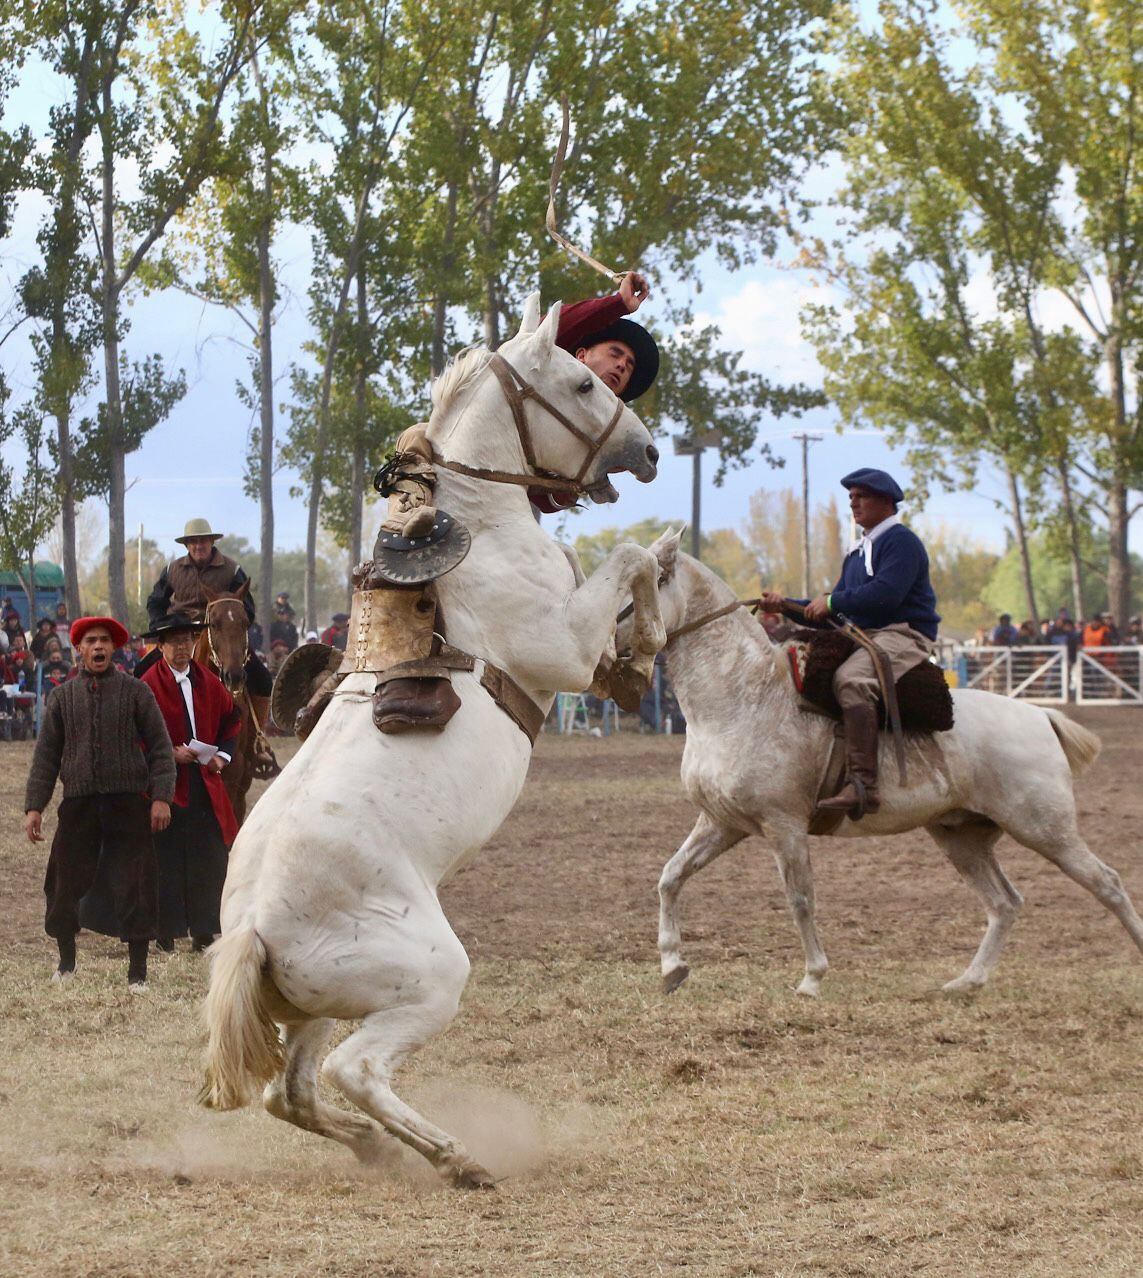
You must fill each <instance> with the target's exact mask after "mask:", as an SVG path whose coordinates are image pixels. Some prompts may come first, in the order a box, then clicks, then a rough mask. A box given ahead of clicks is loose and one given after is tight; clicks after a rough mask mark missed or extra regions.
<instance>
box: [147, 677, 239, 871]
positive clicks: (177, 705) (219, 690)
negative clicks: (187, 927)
mask: <svg viewBox="0 0 1143 1278" xmlns="http://www.w3.org/2000/svg"><path fill="white" fill-rule="evenodd" d="M142 680H143V682H144V683H145V684H146V685H147V686H148V687H149V688H150V689H151V691H152V692H153V693H154V694H155V700H156V701H157V702H158V703H159V709H160V711H161V712H162V715H163V722H164V723H166V725H167V732H168V733H169V734H170V738H171V744H172V745H176V746H180V745H186V743H187V742H188V741H189V740H190V739H191V733H190V723H189V722H188V719H187V710H186V702H184V701H183V694H182V693H181V692H180V691H179V686H178V684H177V683H175V677H174V675H173V674H171V668H170V666H168V665H167V663H166V662H165V661H156V662H155V664H154V665H153V666H152V667H151V668H150V669H149V670H147V671H146V672H145V673H144V674H143V675H142ZM190 681H191V698H192V700H193V701H194V721H195V730H196V731H197V733H198V739H199V740H200V741H204V742H206V743H207V744H208V745H216V746H218V748H219V749H220V750H224V751H225V752H226V753H227V754H229V755H231V756H232V757H233V755H234V752H235V750H236V749H237V747H238V733H239V730H240V729H241V727H242V715H241V712H240V711H239V709H238V707H237V706H236V705H235V704H234V698H233V697H232V696H231V695H230V693H229V692H227V691H226V687H225V685H224V684H223V682H222V680H221V679H220V678H219V677H218V676H217V675H216V674H214V673H212V672H211V671H210V670H207V669H206V668H205V667H204V666H201V665H199V663H198V662H197V661H192V662H191V663H190ZM191 768H200V770H201V772H202V779H203V784H204V785H205V786H206V792H207V795H208V796H209V798H210V806H211V807H212V808H213V809H214V815H215V816H216V817H217V818H218V828H219V829H220V830H221V831H222V841H223V843H225V844H226V846H227V847H229V846H230V845H231V844H232V843H233V842H234V839H235V837H236V835H237V834H238V822H237V821H236V820H235V819H234V809H233V808H232V807H231V806H230V799H229V797H228V795H227V793H226V786H225V785H223V783H222V777H221V776H219V774H218V773H217V772H211V771H210V769H209V768H203V767H201V765H200V764H197V763H180V764H179V765H178V780H177V781H176V783H175V800H174V801H175V802H176V803H177V804H178V805H179V807H180V808H185V807H186V806H187V804H188V803H189V802H190V770H191Z"/></svg>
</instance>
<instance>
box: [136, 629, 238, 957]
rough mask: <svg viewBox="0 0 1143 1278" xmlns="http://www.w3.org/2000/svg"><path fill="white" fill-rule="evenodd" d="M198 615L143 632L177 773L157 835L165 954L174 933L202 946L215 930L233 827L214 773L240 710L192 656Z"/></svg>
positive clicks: (229, 750) (158, 930) (232, 738)
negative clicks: (155, 653) (152, 654)
mask: <svg viewBox="0 0 1143 1278" xmlns="http://www.w3.org/2000/svg"><path fill="white" fill-rule="evenodd" d="M202 626H203V623H202V622H199V621H195V620H194V619H193V618H191V617H188V616H184V615H183V614H181V613H170V614H169V615H168V616H166V617H165V618H163V620H162V621H160V622H159V623H158V624H157V625H155V626H154V627H153V629H152V630H150V631H149V632H148V633H147V634H146V635H145V636H144V638H146V639H153V640H155V641H156V642H157V643H158V645H159V648H160V649H161V651H162V654H163V659H162V660H161V661H157V662H156V663H155V664H154V665H153V666H151V668H150V669H149V670H148V671H147V672H146V673H145V674H144V675H143V676H142V680H143V682H144V683H145V684H147V686H148V687H149V688H150V689H151V691H152V692H153V693H154V694H155V700H156V701H157V702H158V703H159V710H160V711H161V712H162V715H163V720H164V722H165V723H166V725H167V732H168V733H169V734H170V738H171V741H172V743H173V744H174V747H175V762H176V763H177V764H178V779H177V781H176V784H175V798H174V804H173V806H172V809H171V824H170V826H169V827H168V828H167V829H166V830H165V831H163V833H161V834H160V835H158V836H157V837H156V839H155V852H156V855H157V856H158V862H159V867H158V868H159V912H158V922H157V923H156V926H155V936H156V938H157V940H156V944H157V945H158V947H159V949H161V950H164V951H166V952H167V953H170V952H171V951H172V950H173V949H174V947H175V937H178V936H186V935H187V934H188V933H189V934H190V936H191V939H192V947H193V948H194V949H195V950H196V951H199V950H203V949H205V948H206V946H208V945H209V944H210V943H211V941H213V940H214V937H215V934H216V933H218V932H219V931H220V930H221V929H220V925H219V920H218V910H219V904H220V903H221V901H222V888H223V884H224V883H225V882H226V866H227V860H228V850H229V848H230V845H231V844H232V843H233V842H234V839H235V836H236V835H237V833H238V823H237V822H236V821H235V819H234V809H233V808H232V807H231V806H230V799H229V798H228V797H227V794H226V787H225V786H224V785H223V783H222V776H221V775H220V774H221V773H222V771H223V769H224V768H225V767H226V765H227V764H228V763H229V762H230V760H231V757H232V756H233V754H234V751H235V749H236V747H237V744H238V733H239V729H240V728H241V725H242V716H241V714H240V712H239V710H238V709H237V707H236V706H235V704H234V700H233V698H232V697H231V695H230V693H229V692H227V691H226V687H225V685H224V684H223V682H222V680H221V679H220V678H219V677H218V676H217V675H216V674H213V673H212V672H211V671H209V670H207V669H206V667H205V666H201V665H199V663H198V662H197V661H193V660H192V659H191V653H192V652H193V650H194V641H195V634H196V632H197V631H199V630H201V629H202Z"/></svg>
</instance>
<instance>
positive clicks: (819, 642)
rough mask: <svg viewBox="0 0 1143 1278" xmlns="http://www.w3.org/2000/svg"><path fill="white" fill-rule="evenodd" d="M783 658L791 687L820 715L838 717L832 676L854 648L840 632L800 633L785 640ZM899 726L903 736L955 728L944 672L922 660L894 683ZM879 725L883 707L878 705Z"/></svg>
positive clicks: (883, 723) (850, 640) (882, 721)
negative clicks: (787, 661)
mask: <svg viewBox="0 0 1143 1278" xmlns="http://www.w3.org/2000/svg"><path fill="white" fill-rule="evenodd" d="M785 646H786V653H787V657H788V659H789V662H790V670H791V673H792V674H793V678H794V686H795V687H796V688H797V690H798V692H799V693H800V694H801V696H802V698H803V700H805V701H807V702H808V703H809V705H810V706H811V707H812V708H813V709H814V710H816V711H817V712H818V713H820V714H825V715H828V716H829V717H830V718H831V719H840V718H841V707H840V706H839V705H838V703H837V698H836V697H835V696H834V693H833V676H834V673H835V671H836V670H837V668H838V666H840V665H841V664H842V662H843V661H845V660H847V658H848V657H849V656H850V655H851V654H852V653H853V651H854V649H855V648H856V647H857V644H856V643H855V642H854V641H853V640H852V639H851V638H850V637H849V635H847V634H844V633H843V632H842V631H840V630H799V631H796V632H795V634H794V635H793V636H792V637H791V638H790V639H789V640H788V641H787V643H786V645H785ZM897 701H898V705H899V706H900V710H901V727H902V729H903V730H904V731H905V732H916V733H931V732H948V731H949V729H950V728H951V727H952V726H953V700H952V694H951V692H950V691H949V686H948V683H947V682H946V680H945V676H944V671H943V670H941V668H940V667H939V666H937V665H934V664H933V663H932V662H931V661H922V662H919V663H918V664H917V665H915V666H914V667H913V668H912V669H911V670H908V671H906V673H905V674H903V675H902V676H901V677H900V679H898V680H897ZM878 710H879V714H880V716H881V726H882V727H883V728H884V727H885V707H884V706H883V705H880V704H879V707H878Z"/></svg>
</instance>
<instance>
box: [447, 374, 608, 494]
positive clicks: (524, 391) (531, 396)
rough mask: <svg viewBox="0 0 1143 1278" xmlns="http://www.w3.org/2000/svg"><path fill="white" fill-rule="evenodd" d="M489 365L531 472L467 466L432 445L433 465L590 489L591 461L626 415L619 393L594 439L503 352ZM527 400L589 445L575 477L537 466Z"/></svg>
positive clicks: (500, 479) (560, 488)
mask: <svg viewBox="0 0 1143 1278" xmlns="http://www.w3.org/2000/svg"><path fill="white" fill-rule="evenodd" d="M488 367H489V368H490V369H491V370H492V372H493V373H494V374H495V376H496V380H497V381H498V382H499V383H500V388H501V390H503V392H504V398H505V399H506V400H507V401H508V407H509V408H510V409H511V410H512V420H513V422H515V424H516V434H517V435H518V436H519V437H520V446H521V447H522V448H523V450H524V460H525V461H526V462H527V463H528V465H529V466H530V467H531V468H532V471H531V473H530V474H526V475H518V474H514V473H513V472H512V471H505V470H490V469H487V468H485V467H480V466H466V465H464V464H463V463H462V462H454V461H446V460H445V459H444V458H443V457H442V456H441V455H440V454H439V453H438V452H437V450H436V448H434V449H433V465H434V466H440V467H442V468H443V469H445V470H451V471H455V472H456V473H457V474H458V475H468V476H470V477H471V478H473V479H485V480H488V481H490V482H491V483H494V484H519V485H520V486H521V487H524V488H544V489H547V490H549V491H552V492H566V491H567V490H568V489H569V488H570V489H572V490H573V491H574V492H575V493H577V494H579V493H584V492H586V491H587V490H586V488H585V487H584V485H583V477H584V476H585V475H586V474H587V472H588V468H589V467H590V466H591V464H592V462H593V461H595V459H596V458H597V457H598V456H599V453H600V450H601V449H602V448H603V446H604V444H606V443H607V441H608V440H609V439H610V438H611V435H612V433H613V432H614V430H615V428H616V426H618V425H619V419H620V418H621V417H622V416H623V410H624V408H625V405H624V403H623V401H622V400H621V399H619V398H618V397H616V403H615V412H614V413H612V415H611V420H610V421H609V422H608V423H607V425H606V426H605V427H604V428H603V433H602V434H601V435H600V436H599V437H598V438H597V439H593V438H592V437H591V436H590V435H589V434H588V433H587V431H585V430H583V429H581V428H580V427H579V426H577V425H576V424H575V422H573V421H572V420H571V418H570V417H568V416H567V415H566V414H565V413H563V412H562V411H561V410H560V409H558V408H557V407H556V406H555V404H553V403H552V402H551V401H550V400H547V399H545V398H544V397H543V395H541V394H540V393H539V391H537V390H536V388H535V387H534V386H533V385H532V384H531V382H528V381H525V379H524V378H523V377H522V376H521V374H520V373H519V372H518V371H517V370H516V369H515V368H513V367H512V365H511V364H509V363H508V361H507V360H506V359H505V358H504V357H503V355H495V354H494V355H492V356H491V358H490V359H489V361H488ZM528 400H533V401H534V402H535V403H536V404H538V405H539V406H540V407H541V408H542V409H544V411H545V412H546V413H548V415H549V416H551V417H554V418H555V419H556V421H558V422H559V424H560V425H561V426H562V427H563V428H564V429H565V430H567V431H570V432H571V433H572V434H573V435H574V436H575V437H576V439H578V440H581V441H582V442H583V443H584V444H586V445H587V453H586V455H585V456H584V459H583V465H582V466H580V468H579V470H578V471H577V472H576V474H575V475H574V477H572V478H570V479H567V478H564V477H563V476H562V475H554V474H552V473H550V472H544V471H542V470H540V469H539V468H538V467H537V465H536V451H535V449H534V448H533V446H532V436H531V432H530V431H529V429H528V418H527V414H526V413H525V411H524V406H525V404H526V403H527V401H528Z"/></svg>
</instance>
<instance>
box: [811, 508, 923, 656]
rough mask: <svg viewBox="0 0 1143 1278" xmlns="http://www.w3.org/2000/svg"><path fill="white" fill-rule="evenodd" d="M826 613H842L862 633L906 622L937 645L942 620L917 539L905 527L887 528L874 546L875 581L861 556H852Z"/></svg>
mask: <svg viewBox="0 0 1143 1278" xmlns="http://www.w3.org/2000/svg"><path fill="white" fill-rule="evenodd" d="M829 602H830V611H831V612H832V613H835V614H836V613H839V612H841V613H844V614H845V615H846V617H848V618H849V620H850V621H852V622H853V624H854V625H855V626H860V627H861V629H862V630H879V629H880V628H881V627H882V626H892V625H896V624H898V623H899V622H905V623H906V624H908V625H910V626H912V627H913V629H914V630H919V631H920V632H921V634H923V635H925V636H927V637H928V638H929V639H936V637H937V625H938V623H939V622H940V619H941V618H940V614H939V613H938V612H937V597H936V595H935V594H934V593H933V587H932V585H931V583H930V582H929V556H928V555H927V554H926V553H925V547H924V546H923V545H922V544H921V539H920V537H918V536H917V534H916V533H915V532H911V531H910V530H909V529H908V528H906V527H905V525H904V524H894V526H893V527H892V528H887V529H886V530H885V532H883V533H882V534H881V535H880V536H879V537H878V538H876V540H875V541H874V542H873V576H872V577H871V576H870V575H869V573H868V571H867V570H866V567H865V556H864V554H863V552H862V551H861V550H851V551H850V552H849V554H848V555H846V557H845V560H844V562H843V563H842V565H841V576H840V577H839V578H838V582H837V585H836V586H834V588H833V591H832V592H831V594H830V597H829Z"/></svg>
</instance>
